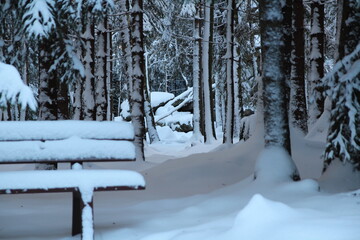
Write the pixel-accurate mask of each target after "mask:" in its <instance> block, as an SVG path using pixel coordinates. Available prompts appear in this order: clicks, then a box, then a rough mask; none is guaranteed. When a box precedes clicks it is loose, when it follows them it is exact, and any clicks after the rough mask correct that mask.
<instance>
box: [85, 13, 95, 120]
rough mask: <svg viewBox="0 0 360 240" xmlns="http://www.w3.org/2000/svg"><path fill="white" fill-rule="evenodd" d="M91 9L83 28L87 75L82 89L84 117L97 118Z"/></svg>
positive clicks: (86, 118) (87, 118) (88, 118)
mask: <svg viewBox="0 0 360 240" xmlns="http://www.w3.org/2000/svg"><path fill="white" fill-rule="evenodd" d="M90 11H91V10H90V9H88V12H87V13H85V15H86V16H85V20H84V22H85V24H84V28H83V34H82V36H81V37H82V40H83V42H84V45H85V47H84V49H83V50H82V61H83V65H84V68H85V75H84V77H83V78H82V82H83V84H84V85H83V91H82V96H81V97H82V106H83V119H84V120H95V118H96V117H95V116H96V114H95V96H94V95H95V94H94V88H95V79H94V67H95V62H94V60H95V58H94V51H95V49H94V47H95V39H94V25H93V17H92V16H91V13H90Z"/></svg>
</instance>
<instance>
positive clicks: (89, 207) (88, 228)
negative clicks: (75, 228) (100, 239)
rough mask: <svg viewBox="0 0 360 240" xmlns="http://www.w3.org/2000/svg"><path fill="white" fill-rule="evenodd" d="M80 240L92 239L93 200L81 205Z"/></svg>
mask: <svg viewBox="0 0 360 240" xmlns="http://www.w3.org/2000/svg"><path fill="white" fill-rule="evenodd" d="M82 205H83V206H82V222H81V223H82V224H81V225H82V233H81V239H82V240H93V239H94V208H93V206H94V204H93V199H91V201H90V202H87V203H85V202H83V204H82Z"/></svg>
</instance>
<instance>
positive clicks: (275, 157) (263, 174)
mask: <svg viewBox="0 0 360 240" xmlns="http://www.w3.org/2000/svg"><path fill="white" fill-rule="evenodd" d="M294 171H296V169H295V166H294V165H293V164H292V160H291V157H290V155H289V154H288V153H287V151H286V150H285V149H283V148H281V147H266V148H265V149H264V150H263V151H262V152H261V153H260V156H259V158H258V160H257V162H256V166H255V174H254V177H255V179H256V180H257V181H265V182H270V181H271V182H273V181H275V182H277V181H280V182H281V181H291V177H292V176H289V175H288V174H289V173H293V172H294Z"/></svg>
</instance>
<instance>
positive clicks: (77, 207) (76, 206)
mask: <svg viewBox="0 0 360 240" xmlns="http://www.w3.org/2000/svg"><path fill="white" fill-rule="evenodd" d="M83 205H84V204H83V201H82V200H81V194H80V192H79V191H74V192H73V208H72V209H73V210H72V211H73V212H72V235H73V236H75V235H78V234H80V233H81V232H82V224H81V222H82V219H81V211H82V208H83Z"/></svg>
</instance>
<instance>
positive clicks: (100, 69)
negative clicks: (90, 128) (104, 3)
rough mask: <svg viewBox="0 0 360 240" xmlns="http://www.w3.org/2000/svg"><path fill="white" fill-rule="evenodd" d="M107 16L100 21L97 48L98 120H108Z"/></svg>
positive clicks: (96, 94) (96, 93)
mask: <svg viewBox="0 0 360 240" xmlns="http://www.w3.org/2000/svg"><path fill="white" fill-rule="evenodd" d="M106 21H107V19H106V17H104V18H103V19H101V20H100V21H99V23H98V26H97V29H98V35H97V36H98V37H97V41H96V43H97V49H96V59H97V62H96V63H97V64H96V73H95V76H96V79H95V108H96V120H97V121H104V120H107V106H108V101H107V68H106V67H107V62H106V53H107V42H106V40H107V33H106V28H105V26H106Z"/></svg>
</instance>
